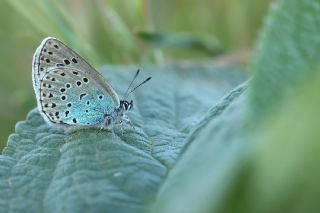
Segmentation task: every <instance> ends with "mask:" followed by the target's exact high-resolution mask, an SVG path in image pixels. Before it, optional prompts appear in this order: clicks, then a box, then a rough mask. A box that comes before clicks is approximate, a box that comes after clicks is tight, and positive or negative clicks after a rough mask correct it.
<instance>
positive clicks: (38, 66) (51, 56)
mask: <svg viewBox="0 0 320 213" xmlns="http://www.w3.org/2000/svg"><path fill="white" fill-rule="evenodd" d="M58 68H71V69H77V70H81V71H82V72H83V73H85V74H87V75H90V76H92V78H94V79H96V83H97V84H98V85H99V86H101V87H103V88H104V90H105V91H106V92H107V93H108V94H109V95H110V96H111V97H112V99H113V100H114V101H115V102H119V98H118V96H117V94H116V93H115V91H114V90H113V88H112V87H111V85H110V84H109V83H108V82H107V81H106V79H105V78H103V77H102V76H101V75H100V74H99V73H98V72H97V71H96V70H95V69H94V68H93V67H92V66H91V65H89V64H88V63H87V62H86V61H85V60H84V59H83V58H82V57H81V56H80V55H78V54H77V53H76V52H75V51H73V50H72V49H70V48H69V47H68V46H66V45H65V44H63V43H62V42H61V41H59V40H57V39H55V38H51V37H48V38H45V39H44V40H43V41H42V43H41V44H40V46H39V47H38V48H37V50H36V52H35V54H34V57H33V62H32V79H33V87H34V90H35V93H36V96H37V99H39V98H40V95H39V84H40V80H41V79H44V76H45V75H47V73H48V72H49V71H50V70H53V69H58Z"/></svg>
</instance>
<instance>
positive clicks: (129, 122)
mask: <svg viewBox="0 0 320 213" xmlns="http://www.w3.org/2000/svg"><path fill="white" fill-rule="evenodd" d="M122 121H124V122H126V123H128V124H129V125H130V126H131V127H132V129H134V130H136V128H135V127H134V125H133V123H132V122H131V120H130V118H128V117H127V116H124V117H123V118H122Z"/></svg>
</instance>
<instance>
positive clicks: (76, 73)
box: [32, 37, 132, 128]
mask: <svg viewBox="0 0 320 213" xmlns="http://www.w3.org/2000/svg"><path fill="white" fill-rule="evenodd" d="M32 72H33V77H32V79H33V87H34V91H35V94H36V99H37V105H38V109H39V111H40V113H41V115H42V116H43V118H44V119H45V120H46V121H47V122H48V123H49V124H52V125H56V126H59V127H79V126H80V127H98V128H105V127H108V126H110V124H113V123H121V122H122V121H123V120H126V118H125V113H126V112H127V111H128V110H130V109H131V108H132V101H130V102H129V101H126V100H121V101H120V100H119V97H118V95H117V94H116V92H115V91H114V90H113V88H112V87H111V85H110V84H109V83H108V82H107V81H106V80H105V78H104V77H102V76H101V75H100V74H99V73H98V72H97V71H96V70H95V69H94V68H93V67H92V66H90V65H89V64H88V63H87V62H86V61H85V60H84V59H83V58H82V57H81V56H79V55H78V54H77V53H75V52H74V51H73V50H71V49H70V48H69V47H67V46H66V45H65V44H63V43H62V42H60V41H58V40H57V39H55V38H51V37H48V38H46V39H44V40H43V42H42V43H41V44H40V46H39V47H38V48H37V50H36V52H35V54H34V58H33V66H32Z"/></svg>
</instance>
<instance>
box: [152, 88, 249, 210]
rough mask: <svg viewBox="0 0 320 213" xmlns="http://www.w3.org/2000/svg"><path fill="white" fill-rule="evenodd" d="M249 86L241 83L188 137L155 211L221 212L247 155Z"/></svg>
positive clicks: (167, 179) (155, 205)
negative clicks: (243, 135) (245, 126)
mask: <svg viewBox="0 0 320 213" xmlns="http://www.w3.org/2000/svg"><path fill="white" fill-rule="evenodd" d="M246 87H247V84H244V85H241V86H239V87H238V88H236V89H235V90H233V91H231V92H230V93H229V94H228V95H227V96H226V97H225V98H223V99H222V100H221V101H220V102H219V103H218V104H217V105H216V106H214V107H213V108H211V109H210V110H209V111H208V113H207V115H206V116H205V118H204V119H203V120H202V122H201V123H200V125H199V126H198V128H197V129H196V130H195V131H194V132H193V133H192V134H191V135H190V136H189V137H188V138H187V142H188V146H187V148H185V149H184V150H183V152H182V153H181V156H180V158H179V161H178V162H177V163H176V165H175V168H174V169H173V170H172V171H171V172H170V174H169V175H168V178H166V180H165V181H164V183H163V185H162V187H161V189H160V191H159V194H158V196H157V199H156V202H155V203H154V205H153V206H152V212H159V213H160V212H161V213H170V212H184V213H193V212H201V213H202V212H219V211H215V210H216V208H217V206H219V204H220V203H221V202H222V201H223V200H224V198H225V196H226V192H227V191H228V190H230V187H231V186H232V183H233V182H234V181H235V178H236V177H237V174H238V172H239V169H241V168H242V165H243V162H245V161H244V159H246V153H247V149H248V144H245V143H243V141H242V138H241V133H242V132H241V131H242V130H243V126H242V125H243V123H244V122H243V120H244V118H245V113H244V112H245V111H246V109H247V104H246V99H247V93H244V91H245V89H246Z"/></svg>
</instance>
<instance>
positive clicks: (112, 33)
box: [0, 0, 271, 149]
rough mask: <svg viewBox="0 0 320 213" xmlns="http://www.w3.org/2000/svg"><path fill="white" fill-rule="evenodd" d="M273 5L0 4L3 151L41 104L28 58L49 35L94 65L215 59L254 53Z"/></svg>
mask: <svg viewBox="0 0 320 213" xmlns="http://www.w3.org/2000/svg"><path fill="white" fill-rule="evenodd" d="M270 1H271V0H261V1H255V0H243V1H236V0H226V1H221V0H220V1H218V0H215V1H212V0H200V1H197V3H196V4H195V2H194V1H192V0H177V1H169V0H161V1H160V0H159V1H147V0H131V1H119V0H105V1H104V0H93V1H86V0H56V1H50V0H29V1H23V0H7V1H0V10H1V13H0V16H1V18H0V25H1V28H0V30H1V31H0V37H1V49H0V56H1V57H0V69H1V78H0V107H1V108H0V122H1V128H0V149H1V147H3V146H4V144H5V143H6V140H7V137H8V135H9V133H11V132H13V131H14V125H15V123H16V122H17V120H22V119H24V118H25V115H26V113H27V112H28V111H29V110H30V109H32V108H34V107H35V106H36V103H35V99H34V95H33V90H32V84H31V60H32V56H33V53H34V51H35V49H36V47H37V46H38V45H39V44H40V42H41V41H42V39H43V38H44V37H46V36H53V37H57V38H59V39H60V40H62V41H64V42H66V43H67V44H68V45H69V46H71V47H72V48H74V49H75V50H76V51H78V52H79V53H80V54H81V55H82V56H84V57H85V58H86V59H88V61H89V62H90V63H91V64H93V65H94V66H95V67H97V66H99V65H101V64H105V63H108V64H133V63H164V62H167V61H174V60H178V59H186V58H210V57H212V54H211V52H210V51H208V49H206V48H203V47H206V46H207V45H209V47H210V48H211V49H215V45H217V48H221V47H222V48H223V49H224V50H225V51H227V52H234V51H237V50H240V49H250V48H251V46H252V44H253V41H254V39H255V37H256V34H257V31H258V29H259V27H260V26H261V22H262V18H263V17H264V15H265V13H266V12H267V10H268V5H269V4H270ZM137 32H151V35H152V32H154V33H159V34H161V35H167V36H168V38H173V37H174V38H176V39H177V40H176V41H178V44H179V42H180V41H179V36H180V35H181V34H183V35H185V36H187V37H188V38H192V42H193V43H194V44H197V45H189V46H187V47H186V48H183V49H181V48H177V45H163V44H162V45H154V44H155V43H154V41H155V42H156V43H159V41H160V40H157V39H156V40H153V42H150V39H149V40H148V39H146V38H145V37H144V36H141V33H140V36H139V33H137ZM149 38H150V37H149ZM153 38H154V37H153ZM197 38H200V40H197ZM203 38H205V39H203ZM208 38H209V39H208ZM212 41H214V42H212ZM160 43H161V42H160ZM184 45H185V44H184ZM212 45H213V46H212ZM199 46H200V47H201V48H199ZM208 53H209V54H208Z"/></svg>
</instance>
